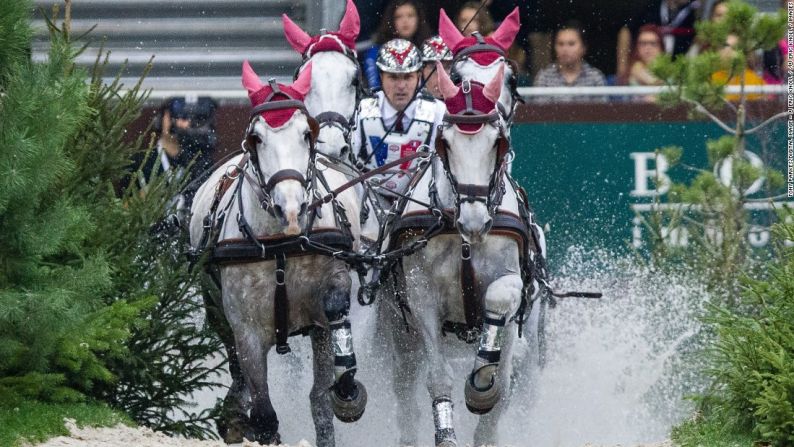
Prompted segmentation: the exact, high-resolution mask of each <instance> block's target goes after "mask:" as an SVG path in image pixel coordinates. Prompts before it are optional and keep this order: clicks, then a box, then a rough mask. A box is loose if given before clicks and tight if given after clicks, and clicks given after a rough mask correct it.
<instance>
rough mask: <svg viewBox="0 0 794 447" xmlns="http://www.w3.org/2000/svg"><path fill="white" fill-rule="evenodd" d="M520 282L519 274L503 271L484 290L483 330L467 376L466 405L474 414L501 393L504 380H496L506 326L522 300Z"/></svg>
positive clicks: (488, 408) (490, 405)
mask: <svg viewBox="0 0 794 447" xmlns="http://www.w3.org/2000/svg"><path fill="white" fill-rule="evenodd" d="M521 288H522V282H521V277H520V276H519V275H515V274H513V275H505V276H502V277H500V278H498V279H497V280H496V281H494V282H492V283H491V284H490V285H489V286H488V290H487V291H486V292H485V312H484V318H483V328H482V334H481V335H480V343H479V347H478V350H477V357H476V358H475V360H474V368H473V369H472V371H471V374H469V376H468V377H467V378H466V385H465V389H464V392H465V396H466V407H468V409H469V411H471V412H472V413H475V414H485V413H487V412H489V411H491V409H492V408H493V407H494V405H496V403H497V402H498V401H499V399H500V397H501V393H502V387H503V386H504V385H505V383H504V382H503V381H497V380H496V379H497V372H498V370H499V363H500V360H501V354H502V346H503V345H504V341H505V335H506V334H505V330H506V329H505V326H506V324H507V320H508V318H509V317H510V316H511V315H512V314H513V312H515V311H516V309H517V308H518V304H519V302H520V300H521Z"/></svg>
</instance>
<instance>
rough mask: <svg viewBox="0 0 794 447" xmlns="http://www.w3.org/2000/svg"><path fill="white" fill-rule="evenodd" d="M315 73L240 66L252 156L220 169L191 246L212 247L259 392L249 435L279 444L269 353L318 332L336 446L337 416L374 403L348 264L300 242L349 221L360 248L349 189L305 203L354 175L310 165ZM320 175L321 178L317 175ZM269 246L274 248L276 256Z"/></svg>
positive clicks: (323, 432) (316, 409)
mask: <svg viewBox="0 0 794 447" xmlns="http://www.w3.org/2000/svg"><path fill="white" fill-rule="evenodd" d="M311 73H312V69H311V65H309V66H308V67H306V68H305V69H304V70H303V71H302V72H301V74H300V75H299V76H298V78H297V80H296V81H295V82H294V83H293V84H292V85H290V86H284V85H280V84H276V83H275V82H271V83H270V84H269V85H263V84H262V83H261V81H260V80H259V78H258V76H257V75H256V74H255V73H254V71H253V69H251V67H250V65H248V63H247V62H245V63H244V65H243V85H244V86H245V87H246V89H247V90H248V92H249V97H250V98H251V100H252V104H254V106H255V109H254V113H252V118H251V121H250V124H249V127H248V131H247V137H246V141H247V145H248V148H249V150H248V153H247V154H245V155H240V156H237V157H235V158H233V159H232V160H230V161H229V162H228V165H226V166H223V167H221V168H219V169H217V170H216V171H215V172H213V173H212V175H211V176H210V178H209V179H208V180H207V182H205V183H204V184H203V185H202V186H201V188H199V190H198V192H197V193H196V196H195V199H194V202H193V207H192V209H191V212H192V218H191V222H190V239H191V245H192V246H193V248H194V249H195V250H202V249H206V246H205V245H207V243H209V246H210V247H211V248H213V250H212V253H213V256H212V258H211V259H210V261H211V262H214V263H215V264H217V266H218V267H217V271H218V282H219V285H220V289H221V293H222V304H223V312H224V314H225V318H226V320H227V321H228V323H229V325H230V327H231V330H232V333H233V336H234V341H235V348H236V353H237V357H238V359H239V364H240V367H241V373H242V375H243V376H244V378H245V383H246V387H247V388H248V390H249V391H250V394H251V411H250V421H249V424H250V427H251V430H252V432H251V433H246V437H249V438H253V439H254V440H256V441H258V442H260V443H264V444H271V443H276V444H277V443H279V442H280V436H279V434H278V418H277V416H276V412H275V410H274V408H273V405H272V403H271V401H270V397H269V392H268V384H267V353H268V351H269V350H270V348H271V347H273V346H274V345H277V348H278V350H279V352H280V353H284V352H287V351H288V350H289V348H288V345H287V344H286V342H285V340H286V337H287V335H288V334H293V333H299V332H307V333H308V334H309V335H311V340H312V351H313V354H314V355H313V361H314V385H313V387H312V390H311V393H310V399H311V409H312V417H313V420H314V424H315V431H316V439H317V444H318V445H321V446H333V445H334V430H333V416H332V415H333V414H335V415H336V416H337V417H338V418H339V419H340V420H343V421H346V422H351V421H354V420H357V419H358V418H359V417H361V415H362V414H363V412H364V408H365V405H366V390H365V389H364V387H363V385H361V384H360V383H359V382H358V381H356V380H355V378H354V376H355V372H356V360H355V354H354V351H353V344H352V334H351V329H350V323H349V321H348V311H349V305H350V288H351V280H350V276H349V273H348V267H347V265H346V264H345V263H344V262H342V261H340V260H337V259H336V258H334V257H330V256H327V255H323V254H321V253H319V252H317V251H316V250H312V246H307V245H306V244H304V242H308V241H310V240H312V239H311V236H312V235H314V234H319V233H326V234H332V233H333V234H336V233H340V230H343V229H344V228H345V227H349V235H350V236H351V238H352V246H351V247H350V248H349V249H351V250H352V249H355V246H356V245H357V243H358V241H357V240H356V238H357V235H358V234H359V232H360V230H359V224H358V212H357V200H356V197H355V194H354V193H353V192H343V193H341V194H339V196H338V197H337V198H336V200H334V201H332V202H330V203H327V204H324V205H321V206H318V207H317V208H314V209H310V207H309V206H308V205H309V200H310V199H311V198H312V194H314V193H315V192H316V193H317V194H319V195H324V194H326V193H327V192H328V189H333V188H335V187H337V186H339V185H341V184H342V183H344V182H345V181H346V178H345V177H344V176H342V175H341V174H338V173H335V172H331V171H328V172H324V173H319V172H318V171H317V170H313V169H312V166H313V164H314V160H315V157H319V156H321V155H317V154H315V152H314V150H313V147H314V144H315V140H316V138H317V131H318V129H317V123H316V122H315V121H314V119H313V118H311V117H309V116H308V113H307V112H306V109H305V107H304V106H303V104H302V102H301V101H302V100H303V98H304V97H305V96H306V94H307V93H308V91H309V89H310V86H311V77H312V75H311ZM249 157H250V161H248V162H247V163H246V161H247V160H248V158H249ZM317 176H323V177H324V179H325V182H318V181H316V178H317ZM323 184H326V185H327V187H323V186H322V185H323ZM315 189H316V191H315ZM342 209H344V210H346V211H347V212H346V213H344V212H343V211H341V210H342ZM341 214H344V216H341ZM205 216H206V217H205ZM306 227H310V228H311V231H306ZM290 244H292V245H290ZM285 246H297V247H299V249H298V250H296V251H297V252H298V254H299V255H301V256H299V257H292V255H293V254H295V253H293V252H288V251H286V249H285V248H283V247H285ZM224 250H225V251H224ZM252 250H253V253H252ZM303 251H306V252H305V253H301V252H303ZM219 253H226V255H220V254H219ZM268 253H275V254H276V255H275V259H273V257H271V256H270V255H268ZM279 254H280V255H279ZM287 293H288V300H287V298H286V294H287ZM280 299H283V300H282V301H281V304H279V300H280ZM285 301H286V304H285ZM284 321H286V324H287V326H286V328H285V326H284ZM280 324H281V326H280Z"/></svg>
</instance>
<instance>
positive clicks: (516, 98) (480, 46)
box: [450, 31, 524, 123]
mask: <svg viewBox="0 0 794 447" xmlns="http://www.w3.org/2000/svg"><path fill="white" fill-rule="evenodd" d="M472 37H474V38H475V39H477V43H476V44H474V45H471V46H469V47H466V48H464V49H462V50H460V51H459V52H458V54H456V55H455V57H454V58H453V59H452V65H451V68H450V78H451V79H452V82H454V83H456V84H457V83H459V82H461V81H462V78H461V76H460V73H458V72H457V70H456V69H455V67H457V65H458V63H460V62H463V61H465V60H467V59H469V58H470V57H471V55H473V54H475V53H496V54H498V55H499V56H501V58H502V62H503V63H505V64H507V65H508V66H509V67H510V72H511V74H510V77H509V78H508V81H507V84H508V86H509V87H510V96H511V97H512V98H513V107H512V110H506V109H505V108H504V105H502V104H501V103H499V102H497V104H496V107H497V109H498V110H499V113H501V114H502V118H504V120H505V122H506V123H512V121H513V117H514V116H515V111H516V108H517V106H518V104H519V103H524V98H522V97H521V95H520V94H519V93H518V77H517V76H516V73H518V64H517V63H516V61H514V60H513V59H508V57H507V54H505V51H504V50H502V49H501V48H499V47H497V46H496V45H491V44H489V43H487V42H486V41H485V39H484V38H483V37H482V35H481V34H480V33H479V32H477V31H475V32H473V33H472Z"/></svg>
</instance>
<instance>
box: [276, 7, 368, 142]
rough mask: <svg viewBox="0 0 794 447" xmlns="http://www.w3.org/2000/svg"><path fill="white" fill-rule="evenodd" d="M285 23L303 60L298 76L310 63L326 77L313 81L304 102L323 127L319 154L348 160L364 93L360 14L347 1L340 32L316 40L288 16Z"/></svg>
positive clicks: (295, 48)
mask: <svg viewBox="0 0 794 447" xmlns="http://www.w3.org/2000/svg"><path fill="white" fill-rule="evenodd" d="M282 23H283V25H284V36H285V37H286V39H287V42H288V43H289V44H290V46H291V47H292V48H293V49H294V50H295V51H297V52H298V53H299V54H300V55H301V56H302V57H303V62H302V63H301V66H300V67H298V70H297V73H300V72H301V71H302V70H303V69H304V68H305V67H306V66H307V65H308V64H309V63H311V64H312V66H313V67H314V72H315V73H322V76H319V75H318V76H314V77H313V78H312V88H311V90H310V91H309V93H308V95H307V96H306V99H305V100H304V102H305V104H306V109H307V110H308V111H309V113H311V114H312V116H314V117H315V118H316V119H317V121H318V122H319V124H320V135H319V138H318V143H317V150H318V151H319V152H320V153H323V154H326V155H330V156H332V157H335V158H344V157H346V156H347V154H348V153H349V150H350V148H349V142H348V140H349V139H348V134H349V132H350V120H351V118H352V116H353V113H354V112H355V109H356V105H357V99H358V96H359V95H360V92H361V89H360V87H361V86H360V85H359V81H360V73H359V72H360V67H359V64H358V61H357V60H356V52H355V42H356V39H357V38H358V33H359V30H360V19H359V16H358V10H357V9H356V6H355V4H353V0H347V6H346V9H345V13H344V15H343V16H342V20H341V21H340V23H339V30H338V31H335V32H328V31H323V32H322V33H321V34H319V35H315V36H311V35H309V34H307V33H306V32H305V31H303V30H302V29H301V28H300V26H298V25H297V24H295V23H294V22H293V21H292V20H290V18H289V17H288V16H287V15H286V14H284V15H282Z"/></svg>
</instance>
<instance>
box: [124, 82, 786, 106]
mask: <svg viewBox="0 0 794 447" xmlns="http://www.w3.org/2000/svg"><path fill="white" fill-rule="evenodd" d="M125 81H126V80H125ZM284 82H288V81H287V80H284ZM134 83H135V80H132V79H130V80H129V82H125V84H126V85H130V84H134ZM177 83H183V84H184V83H185V80H182V79H180V80H174V84H177ZM192 84H193V85H186V86H185V87H184V88H178V87H177V85H174V86H173V87H172V88H157V89H153V90H152V92H151V95H150V96H149V101H161V100H163V99H166V98H170V97H174V96H186V95H187V96H190V95H195V96H210V97H212V98H215V99H216V100H218V101H221V102H230V103H234V102H241V103H242V102H245V101H247V100H248V96H247V94H246V92H245V90H244V89H243V88H242V86H241V87H240V88H239V89H228V88H212V86H211V85H206V86H203V85H201V84H202V83H201V82H200V81H193V82H192ZM227 85H228V84H227ZM666 88H667V87H653V86H652V87H645V86H613V87H519V88H518V93H519V94H520V95H521V96H522V97H523V98H524V99H527V100H531V99H532V98H533V97H539V96H542V97H564V96H576V97H581V98H583V100H584V101H586V98H587V97H604V96H609V97H618V96H619V97H643V96H648V95H656V94H659V93H661V92H663V91H664V90H665V89H666ZM739 90H740V89H739V87H738V86H728V87H726V88H725V93H729V94H736V93H739ZM745 92H746V93H748V94H764V95H778V94H781V95H782V94H784V93H786V86H784V85H750V86H746V87H745Z"/></svg>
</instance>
